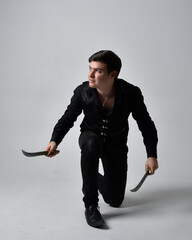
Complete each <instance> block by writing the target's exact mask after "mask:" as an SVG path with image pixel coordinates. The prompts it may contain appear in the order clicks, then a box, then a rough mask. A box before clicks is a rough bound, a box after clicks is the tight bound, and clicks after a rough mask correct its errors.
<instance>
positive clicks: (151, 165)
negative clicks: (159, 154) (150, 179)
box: [145, 157, 159, 175]
mask: <svg viewBox="0 0 192 240" xmlns="http://www.w3.org/2000/svg"><path fill="white" fill-rule="evenodd" d="M158 168H159V166H158V161H157V158H154V157H149V158H148V159H147V162H146V164H145V170H146V171H147V170H148V169H150V171H151V175H153V174H154V173H155V170H157V169H158Z"/></svg>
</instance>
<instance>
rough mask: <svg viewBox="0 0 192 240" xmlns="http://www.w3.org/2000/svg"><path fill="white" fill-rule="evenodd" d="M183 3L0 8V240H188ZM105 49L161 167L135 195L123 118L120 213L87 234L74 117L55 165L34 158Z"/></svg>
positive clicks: (19, 0) (41, 3) (187, 55)
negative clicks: (154, 135)
mask: <svg viewBox="0 0 192 240" xmlns="http://www.w3.org/2000/svg"><path fill="white" fill-rule="evenodd" d="M191 8H192V1H190V0H135V1H133V0H132V1H131V0H113V1H110V0H102V1H101V0H97V1H91V0H80V1H77V0H76V1H75V0H63V1H62V0H54V1H53V0H16V1H14V0H0V81H1V86H0V109H1V118H0V127H1V140H0V146H1V152H0V156H1V157H0V236H1V239H3V240H16V239H20V240H21V239H26V240H36V239H46V240H52V239H54V240H61V239H67V240H75V239H79V238H81V239H83V240H86V239H99V240H100V239H114V240H116V239H122V240H123V239H135V240H137V239H171V240H172V239H174V240H176V239H181V238H182V239H185V240H188V239H191V233H192V230H191V220H192V204H191V203H192V200H191V199H192V189H191V182H192V174H191V169H192V163H191V134H192V129H191V122H192V114H191V102H192V98H191V90H192V89H191V78H192V74H191V69H192V66H191V60H192V52H191V42H192V37H191V36H192V35H191V22H192V19H191V16H192V13H191ZM101 49H111V50H113V51H114V52H115V53H117V54H118V55H119V56H120V57H121V59H122V62H123V68H122V71H121V74H120V77H121V78H124V79H126V80H127V81H128V82H131V83H133V84H135V85H137V86H139V87H140V88H141V90H142V92H143V94H144V96H145V102H146V104H147V106H148V110H149V112H150V114H151V116H152V118H153V119H154V121H155V123H156V126H157V129H158V133H159V145H158V158H159V165H160V168H159V170H158V171H157V172H156V174H155V175H154V176H153V177H150V178H148V179H147V180H146V182H145V184H144V185H143V187H142V188H141V189H140V191H139V192H137V193H131V192H130V191H129V190H130V189H131V188H133V187H134V186H135V185H136V184H137V183H138V181H139V180H140V178H141V177H142V175H143V174H144V164H145V161H146V153H145V149H144V146H143V143H142V137H141V134H140V132H139V130H138V129H137V126H136V123H135V122H134V121H133V120H132V118H131V117H130V135H129V140H128V143H129V156H128V158H129V171H128V183H127V191H126V198H125V201H124V203H123V206H122V207H121V208H120V209H114V208H110V207H109V206H107V205H106V204H105V203H104V202H103V200H102V198H100V207H101V212H102V214H103V217H104V218H105V220H106V222H107V225H108V228H107V229H104V230H99V229H94V228H91V227H89V226H88V225H87V224H86V222H85V219H84V207H83V203H82V200H81V199H82V193H81V173H80V161H79V160H80V150H79V147H78V136H79V124H80V122H81V120H82V116H80V117H79V118H78V120H77V122H76V123H75V126H74V128H73V129H71V131H70V132H69V133H68V135H67V136H66V138H65V139H64V140H63V142H62V143H61V145H60V146H59V149H60V151H61V152H60V154H59V155H58V156H56V157H55V158H52V159H48V158H45V157H37V158H26V157H25V156H23V155H22V153H21V149H25V150H27V151H39V150H44V148H45V147H46V146H47V144H48V142H49V140H50V136H51V133H52V129H53V127H54V125H55V123H56V122H57V120H58V119H59V118H60V116H61V115H62V114H63V112H64V111H65V108H66V106H67V105H68V104H69V101H70V98H71V96H72V93H73V90H74V88H75V87H76V86H77V85H79V84H81V83H82V82H83V81H86V80H87V73H88V60H87V59H88V57H89V56H90V55H91V54H92V53H94V52H96V51H98V50H101Z"/></svg>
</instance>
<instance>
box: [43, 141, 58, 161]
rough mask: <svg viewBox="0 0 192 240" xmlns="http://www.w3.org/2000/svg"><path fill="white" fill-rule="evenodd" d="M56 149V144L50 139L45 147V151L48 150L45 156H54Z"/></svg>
mask: <svg viewBox="0 0 192 240" xmlns="http://www.w3.org/2000/svg"><path fill="white" fill-rule="evenodd" d="M56 149H57V144H56V142H54V141H51V142H50V143H49V145H48V146H47V147H46V149H45V150H46V151H48V155H47V157H54V156H55V155H56V154H57V152H56V151H55V150H56Z"/></svg>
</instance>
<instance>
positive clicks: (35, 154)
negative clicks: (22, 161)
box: [22, 150, 60, 157]
mask: <svg viewBox="0 0 192 240" xmlns="http://www.w3.org/2000/svg"><path fill="white" fill-rule="evenodd" d="M59 152H60V151H59V150H55V152H54V153H56V154H58V153H59ZM22 153H23V154H24V155H25V156H26V157H37V156H42V155H43V156H48V155H49V152H48V151H41V152H26V151H24V150H22Z"/></svg>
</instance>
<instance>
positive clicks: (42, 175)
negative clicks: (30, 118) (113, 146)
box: [0, 153, 192, 240]
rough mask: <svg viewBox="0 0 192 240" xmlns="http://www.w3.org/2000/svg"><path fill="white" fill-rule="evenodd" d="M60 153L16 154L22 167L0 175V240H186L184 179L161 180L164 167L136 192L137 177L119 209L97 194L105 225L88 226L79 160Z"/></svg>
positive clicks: (190, 196) (191, 219)
mask: <svg viewBox="0 0 192 240" xmlns="http://www.w3.org/2000/svg"><path fill="white" fill-rule="evenodd" d="M61 156H62V154H61ZM61 156H60V157H58V158H57V159H56V158H55V159H54V160H53V159H49V160H48V159H47V158H43V157H41V158H33V159H32V158H30V159H29V158H26V157H24V156H21V154H19V153H18V156H17V159H16V161H18V162H19V164H20V166H22V167H20V169H18V168H17V167H15V168H16V169H17V170H16V171H15V169H14V167H11V166H10V167H9V172H8V171H4V173H2V174H1V178H0V192H1V195H0V235H1V239H3V240H24V239H25V240H37V239H38V240H39V239H42V240H44V239H46V240H53V239H54V240H63V239H67V240H70V239H71V240H76V239H83V240H86V239H97V240H98V239H105V240H106V239H135V240H137V239H166V240H168V239H174V240H177V239H178V240H179V239H185V240H187V239H191V234H192V228H191V223H192V204H191V203H192V190H191V185H190V182H189V184H188V185H187V184H186V183H185V184H174V181H171V180H170V182H169V181H168V180H166V181H163V177H162V176H163V174H164V171H163V170H161V171H160V170H159V172H157V174H156V175H155V176H153V177H151V178H148V179H147V180H146V182H145V184H144V185H143V186H142V188H141V189H140V191H138V192H137V193H131V192H130V191H129V190H130V188H131V187H133V185H134V184H136V181H137V180H139V178H140V176H137V178H134V181H130V182H131V184H130V182H129V184H128V185H127V191H126V197H125V200H124V203H123V205H122V207H121V208H118V209H115V208H111V207H110V206H108V205H106V204H105V203H104V202H103V200H102V197H101V196H100V210H101V213H102V214H103V217H104V219H105V221H106V226H105V228H104V229H94V228H91V227H89V226H88V225H87V223H86V221H85V218H84V208H83V203H82V201H81V199H82V193H81V176H80V170H79V164H78V163H77V161H73V162H71V164H69V163H70V160H69V159H65V161H63V160H62V157H61ZM18 159H19V160H18ZM7 169H8V167H7ZM72 169H73V171H72ZM72 172H73V174H72ZM129 176H130V178H132V176H131V175H129ZM170 179H171V175H170ZM185 182H187V181H185Z"/></svg>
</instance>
